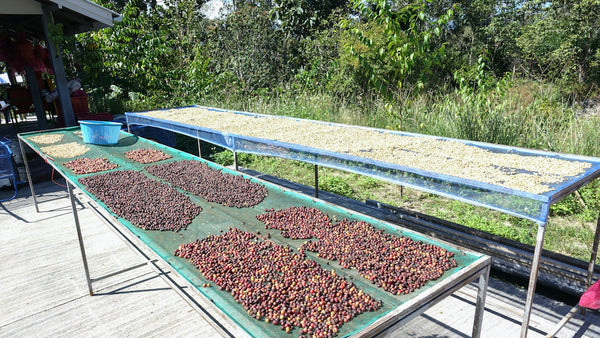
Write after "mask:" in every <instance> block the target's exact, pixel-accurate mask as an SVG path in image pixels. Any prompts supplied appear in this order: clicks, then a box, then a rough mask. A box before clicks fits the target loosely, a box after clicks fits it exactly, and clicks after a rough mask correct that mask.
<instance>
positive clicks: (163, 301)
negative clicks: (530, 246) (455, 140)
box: [0, 182, 600, 338]
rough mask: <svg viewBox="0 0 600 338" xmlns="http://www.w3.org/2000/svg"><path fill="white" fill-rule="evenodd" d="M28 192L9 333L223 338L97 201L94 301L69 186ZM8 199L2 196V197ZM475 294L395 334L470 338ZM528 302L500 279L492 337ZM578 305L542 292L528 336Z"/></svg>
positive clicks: (15, 209)
mask: <svg viewBox="0 0 600 338" xmlns="http://www.w3.org/2000/svg"><path fill="white" fill-rule="evenodd" d="M19 190H20V191H19V196H18V198H17V199H15V200H12V201H9V202H5V203H2V204H0V286H1V289H0V337H27V336H36V337H67V336H68V337H99V336H102V337H106V336H134V337H137V336H145V337H146V336H156V337H162V336H168V337H174V336H185V337H218V336H221V334H220V331H219V330H217V329H216V328H215V325H214V323H210V320H206V319H205V318H204V316H201V315H200V314H199V313H198V312H196V311H195V310H194V309H193V308H192V307H191V306H190V305H188V303H186V302H185V301H184V300H183V299H182V298H181V297H180V296H179V295H178V294H177V292H175V291H174V290H173V289H171V288H170V287H169V285H168V284H167V283H166V282H165V281H164V280H163V279H162V278H160V276H159V275H158V274H157V273H156V272H155V271H153V270H152V269H150V267H149V266H147V265H146V264H145V260H144V259H143V258H142V257H140V256H139V255H137V254H136V253H135V252H134V251H132V250H131V249H130V248H129V247H128V246H126V245H125V244H124V243H123V242H122V241H121V240H120V239H119V238H118V237H117V236H116V235H115V234H114V233H113V232H112V231H111V230H110V229H109V227H108V226H107V225H106V224H105V223H104V221H103V220H102V219H101V218H100V217H98V216H97V215H96V214H95V213H94V212H93V210H91V206H90V205H88V204H86V203H80V204H79V207H78V210H79V211H78V214H79V218H80V221H81V225H82V233H83V238H84V243H85V247H86V253H87V258H88V263H89V268H90V273H91V276H92V279H93V280H94V282H93V286H94V289H95V291H96V294H95V295H94V296H89V295H88V290H87V284H86V280H85V275H84V269H83V265H82V260H81V255H80V251H79V245H78V241H77V234H76V230H75V226H74V221H73V216H72V213H71V209H70V203H69V199H68V198H66V196H67V193H66V189H64V188H61V187H59V186H56V185H55V184H53V183H52V182H42V183H39V184H36V192H37V193H38V194H41V198H40V200H41V201H44V202H43V203H42V204H40V213H36V212H35V208H34V206H33V200H32V198H31V196H30V194H29V189H28V188H27V187H25V186H22V187H20V189H19ZM7 194H8V191H4V190H3V191H0V198H2V196H4V195H7ZM55 198H58V199H55ZM172 277H174V279H175V281H177V280H178V279H177V276H172ZM179 285H182V284H179ZM476 294H477V291H476V286H475V285H474V284H473V285H468V286H467V287H464V288H463V289H461V290H460V291H458V292H456V293H455V294H453V295H452V296H450V297H448V298H446V299H445V300H444V301H442V302H441V303H439V304H438V305H436V306H434V307H433V308H431V309H429V310H428V311H427V312H425V314H423V315H421V316H419V317H417V318H415V319H414V320H412V321H411V322H410V323H409V324H408V325H405V326H403V327H400V328H396V329H395V330H393V331H390V332H388V333H387V335H388V336H390V337H436V338H439V337H468V336H470V332H471V328H472V320H473V314H474V312H475V298H476ZM524 300H525V290H523V289H519V288H517V287H515V286H512V285H510V284H507V283H503V282H500V281H497V280H494V279H491V280H490V286H489V289H488V296H487V302H486V312H485V315H484V319H483V336H484V337H518V336H519V332H520V325H521V319H522V318H521V317H522V311H523V303H524ZM570 309H571V306H569V305H566V304H563V303H561V302H558V301H555V300H551V299H548V298H546V297H543V296H539V295H538V296H536V299H535V305H534V312H533V316H532V319H531V327H530V331H529V337H543V336H545V334H546V332H548V331H549V330H550V329H551V328H552V327H553V326H554V325H555V323H557V322H558V321H559V320H560V318H562V316H563V315H564V314H566V313H567V312H568V311H569V310H570ZM558 337H600V316H599V315H598V314H597V313H596V312H593V313H589V312H588V313H587V314H586V315H584V316H582V315H579V314H578V315H576V317H575V318H574V319H573V320H571V321H570V322H569V323H568V324H567V325H566V327H565V328H563V329H562V330H561V331H560V332H559V334H558Z"/></svg>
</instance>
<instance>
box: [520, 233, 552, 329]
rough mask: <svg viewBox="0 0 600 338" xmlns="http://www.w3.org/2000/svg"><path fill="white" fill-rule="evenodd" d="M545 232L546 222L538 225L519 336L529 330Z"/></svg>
mask: <svg viewBox="0 0 600 338" xmlns="http://www.w3.org/2000/svg"><path fill="white" fill-rule="evenodd" d="M545 234H546V224H540V225H538V232H537V239H536V243H535V251H534V252H533V261H532V262H531V274H530V275H529V286H528V287H527V301H526V302H525V311H524V314H523V323H522V324H521V337H522V338H525V337H527V331H528V330H529V319H530V318H531V310H532V307H533V297H534V296H535V286H536V284H537V277H538V272H539V269H540V260H541V258H542V248H543V245H544V236H545Z"/></svg>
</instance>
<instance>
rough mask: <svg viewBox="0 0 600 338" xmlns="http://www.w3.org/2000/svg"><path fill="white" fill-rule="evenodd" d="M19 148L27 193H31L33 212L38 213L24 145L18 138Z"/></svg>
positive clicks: (38, 209)
mask: <svg viewBox="0 0 600 338" xmlns="http://www.w3.org/2000/svg"><path fill="white" fill-rule="evenodd" d="M19 148H21V156H23V163H24V164H25V171H26V172H27V182H29V191H31V197H33V204H34V205H35V211H36V212H38V213H39V212H40V208H39V207H38V202H37V199H36V198H35V190H34V189H33V181H32V180H31V171H30V170H29V163H28V162H27V155H26V154H25V144H24V143H23V140H21V138H20V137H19Z"/></svg>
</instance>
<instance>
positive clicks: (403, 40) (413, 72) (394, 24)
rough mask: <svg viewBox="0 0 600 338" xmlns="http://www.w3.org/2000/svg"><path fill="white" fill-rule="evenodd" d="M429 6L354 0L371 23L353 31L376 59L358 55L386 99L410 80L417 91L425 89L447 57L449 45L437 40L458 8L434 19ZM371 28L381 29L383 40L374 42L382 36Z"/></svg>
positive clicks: (363, 16) (420, 3)
mask: <svg viewBox="0 0 600 338" xmlns="http://www.w3.org/2000/svg"><path fill="white" fill-rule="evenodd" d="M429 3H430V1H425V2H421V1H419V2H415V3H410V4H404V3H397V2H389V1H386V0H377V1H370V2H364V1H362V0H353V5H354V8H355V9H356V10H357V11H358V12H359V13H360V15H361V17H362V18H363V19H364V20H366V21H367V24H365V25H360V24H359V25H356V26H355V27H354V29H353V32H354V33H355V35H356V36H357V37H358V39H359V40H360V42H361V44H362V45H363V46H364V47H362V49H366V50H368V51H369V52H370V53H369V54H368V55H373V56H376V57H375V58H365V57H364V56H363V55H362V53H359V52H357V51H355V52H354V54H355V55H356V57H357V58H358V62H359V64H361V66H362V69H363V70H364V71H366V72H367V77H368V78H369V82H370V83H371V84H372V85H373V86H374V88H376V89H377V90H379V91H380V92H381V93H382V94H384V95H386V96H391V95H393V93H394V92H395V91H396V90H397V89H400V88H402V87H404V86H405V85H406V84H407V83H408V82H409V81H410V82H411V83H413V84H414V87H415V88H417V89H421V88H423V87H424V85H425V84H426V83H427V82H428V78H429V76H430V75H431V74H432V72H433V69H434V67H435V66H436V65H438V64H439V63H440V61H441V57H442V56H443V55H444V51H445V43H443V42H442V41H435V40H436V38H439V37H440V36H441V34H442V32H443V31H444V30H445V29H446V26H447V25H448V23H449V22H450V20H451V19H452V17H453V14H454V7H452V8H449V9H447V10H446V12H445V13H444V14H443V15H440V16H439V17H434V16H432V15H431V14H432V13H431V12H430V10H429V8H428V6H427V4H429ZM348 23H351V20H348V21H347V24H348ZM371 29H375V30H381V35H382V38H383V41H379V43H374V42H375V41H377V40H376V39H375V35H378V34H375V35H374V34H373V33H372V32H370V30H371ZM349 47H350V48H354V46H349ZM373 52H374V53H373ZM376 69H380V70H381V69H384V70H385V71H383V72H378V71H376ZM382 75H384V76H382Z"/></svg>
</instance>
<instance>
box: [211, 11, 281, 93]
mask: <svg viewBox="0 0 600 338" xmlns="http://www.w3.org/2000/svg"><path fill="white" fill-rule="evenodd" d="M207 30H208V38H207V40H206V49H207V53H208V55H209V56H210V58H211V66H210V68H211V71H212V72H214V73H216V74H225V73H228V74H231V75H233V77H234V78H235V79H236V80H237V81H238V82H239V83H240V84H241V86H242V88H243V91H244V92H245V93H249V92H252V91H254V90H256V89H259V88H273V87H275V86H277V85H279V84H281V82H282V81H283V80H284V79H285V77H286V75H287V74H289V71H288V66H289V65H288V63H287V55H286V54H285V53H284V42H285V41H284V40H285V39H284V37H283V35H282V34H281V32H279V31H278V30H276V29H275V26H274V24H273V21H272V20H271V17H270V16H269V8H265V7H264V6H258V5H256V4H254V3H252V2H238V3H237V4H236V5H235V8H234V9H232V10H231V11H230V14H229V15H227V16H226V17H224V18H219V19H215V20H214V21H213V22H212V23H211V25H210V26H208V27H207Z"/></svg>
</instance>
